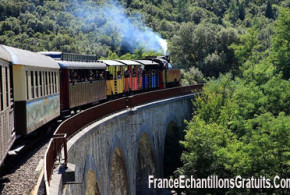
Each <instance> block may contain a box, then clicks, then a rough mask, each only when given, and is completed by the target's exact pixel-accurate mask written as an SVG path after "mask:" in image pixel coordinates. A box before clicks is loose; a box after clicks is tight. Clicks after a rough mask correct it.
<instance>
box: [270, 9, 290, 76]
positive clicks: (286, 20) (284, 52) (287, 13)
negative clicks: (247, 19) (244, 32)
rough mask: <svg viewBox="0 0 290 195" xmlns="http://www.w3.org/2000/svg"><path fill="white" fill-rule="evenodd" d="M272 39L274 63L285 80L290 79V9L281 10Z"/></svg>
mask: <svg viewBox="0 0 290 195" xmlns="http://www.w3.org/2000/svg"><path fill="white" fill-rule="evenodd" d="M274 30H275V32H276V33H275V34H274V35H273V39H272V43H273V44H272V48H271V50H272V53H271V54H272V55H271V57H272V61H273V63H274V64H275V66H276V67H277V69H278V71H282V74H283V77H284V78H285V79H289V78H290V43H289V42H290V9H289V8H284V9H281V13H280V15H279V17H278V19H277V22H276V25H275V28H274Z"/></svg>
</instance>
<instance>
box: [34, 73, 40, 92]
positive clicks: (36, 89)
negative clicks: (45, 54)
mask: <svg viewBox="0 0 290 195" xmlns="http://www.w3.org/2000/svg"><path fill="white" fill-rule="evenodd" d="M35 97H39V92H38V73H37V71H35Z"/></svg>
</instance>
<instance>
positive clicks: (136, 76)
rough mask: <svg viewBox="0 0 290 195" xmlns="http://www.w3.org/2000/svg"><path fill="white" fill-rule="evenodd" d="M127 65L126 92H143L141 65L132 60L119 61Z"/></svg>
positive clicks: (125, 75)
mask: <svg viewBox="0 0 290 195" xmlns="http://www.w3.org/2000/svg"><path fill="white" fill-rule="evenodd" d="M117 61H118V62H121V63H123V64H124V65H125V72H124V77H125V92H132V91H139V90H142V68H141V64H140V63H138V62H136V61H132V60H117Z"/></svg>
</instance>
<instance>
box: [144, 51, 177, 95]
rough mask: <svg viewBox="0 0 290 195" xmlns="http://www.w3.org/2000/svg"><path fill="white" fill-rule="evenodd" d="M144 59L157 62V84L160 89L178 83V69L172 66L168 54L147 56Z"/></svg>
mask: <svg viewBox="0 0 290 195" xmlns="http://www.w3.org/2000/svg"><path fill="white" fill-rule="evenodd" d="M146 59H150V60H152V61H154V62H156V63H158V64H159V84H160V88H161V89H164V88H168V87H176V86H179V85H180V79H181V72H180V69H177V68H174V67H173V65H172V64H171V63H170V59H169V57H168V56H158V57H157V56H153V57H152V56H148V57H147V58H146Z"/></svg>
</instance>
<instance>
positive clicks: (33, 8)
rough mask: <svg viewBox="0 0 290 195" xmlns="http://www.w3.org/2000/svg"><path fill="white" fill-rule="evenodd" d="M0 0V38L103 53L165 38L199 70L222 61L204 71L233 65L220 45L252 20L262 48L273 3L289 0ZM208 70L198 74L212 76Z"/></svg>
mask: <svg viewBox="0 0 290 195" xmlns="http://www.w3.org/2000/svg"><path fill="white" fill-rule="evenodd" d="M0 2H1V4H0V29H1V31H0V43H1V44H5V45H9V46H15V47H19V48H23V49H28V50H32V51H44V50H48V51H56V50H57V51H59V50H60V51H66V52H76V53H86V54H96V55H97V56H99V57H106V56H108V55H109V52H110V51H112V52H116V53H117V54H118V55H123V54H126V53H128V52H130V53H132V52H134V50H135V49H138V48H142V50H143V51H148V50H153V51H159V52H161V51H162V50H161V46H160V40H162V39H161V37H162V38H163V39H167V42H169V43H170V47H169V53H170V54H171V56H172V58H173V60H174V61H175V62H176V64H177V65H178V66H180V67H191V66H193V65H195V66H197V67H199V68H200V69H202V71H203V72H205V70H204V69H203V67H206V66H211V63H210V61H211V60H212V59H216V60H217V61H218V62H219V64H223V67H222V69H218V70H215V69H213V70H211V72H216V71H220V72H226V71H228V70H229V69H230V68H232V66H234V64H235V61H234V59H233V53H232V51H230V50H229V49H228V48H227V46H229V45H230V44H231V43H233V42H237V41H238V39H237V35H238V34H241V33H245V31H247V28H249V27H251V26H254V25H258V26H260V28H261V29H263V30H262V32H261V35H260V36H261V38H263V39H264V40H265V41H264V44H265V47H267V46H268V45H269V40H268V38H269V34H271V32H272V30H271V27H270V24H271V23H272V22H273V20H275V18H276V17H277V15H278V7H279V6H284V7H289V4H290V2H289V0H285V1H279V0H273V1H261V0H256V1H249V0H247V1H241V0H237V1H230V0H203V1H198V0H186V1H184V0H170V1H165V0H141V1H139V0H122V1H113V0H111V1H103V0H88V1H85V0H78V1H77V0H73V1H68V0H59V1H45V0H28V1H20V0H1V1H0ZM106 2H107V3H106ZM143 21H144V22H143ZM147 27H148V28H147ZM151 29H152V30H151ZM155 32H157V33H155ZM187 32H189V33H191V32H193V33H191V34H190V35H187V34H186V33H187ZM159 35H161V37H160V36H159ZM183 36H185V37H183ZM186 39H190V40H186ZM211 72H209V71H207V72H205V74H206V75H214V74H213V73H211Z"/></svg>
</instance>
